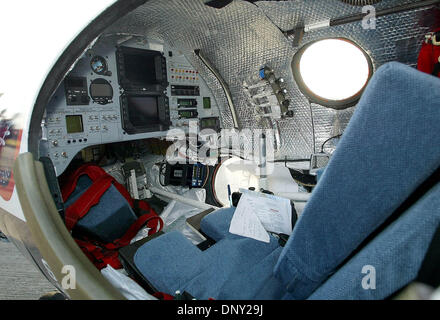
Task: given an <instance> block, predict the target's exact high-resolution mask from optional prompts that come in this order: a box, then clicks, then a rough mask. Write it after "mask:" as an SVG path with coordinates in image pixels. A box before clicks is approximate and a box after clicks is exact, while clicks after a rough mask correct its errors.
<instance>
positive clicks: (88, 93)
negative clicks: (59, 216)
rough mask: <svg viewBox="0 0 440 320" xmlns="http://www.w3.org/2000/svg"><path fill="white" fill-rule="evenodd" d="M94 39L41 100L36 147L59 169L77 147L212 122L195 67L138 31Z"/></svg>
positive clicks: (216, 124) (207, 93)
mask: <svg viewBox="0 0 440 320" xmlns="http://www.w3.org/2000/svg"><path fill="white" fill-rule="evenodd" d="M119 40H120V39H116V38H114V39H113V38H112V37H109V38H108V39H104V40H100V41H98V42H97V43H96V44H95V45H94V46H93V48H92V49H90V50H88V51H87V52H86V53H85V54H84V55H83V57H82V58H81V59H79V61H78V62H77V63H76V65H75V66H74V68H73V69H72V70H71V72H70V73H69V74H68V75H67V76H66V78H65V79H64V81H63V82H62V83H61V84H60V86H59V88H58V89H57V91H56V92H55V94H54V96H53V97H52V99H51V101H50V102H49V104H48V106H47V108H46V115H45V118H44V119H43V123H42V128H43V143H42V144H41V149H40V153H41V154H42V155H47V156H49V157H50V158H51V159H52V161H53V163H54V166H55V170H56V173H57V175H60V174H61V173H62V172H63V171H64V170H65V169H66V167H67V166H68V165H69V163H70V162H71V161H72V159H73V158H74V157H75V155H76V154H77V153H78V152H80V151H81V150H82V149H84V148H86V147H88V146H92V145H99V144H106V143H112V142H121V141H130V140H138V139H145V138H152V137H164V136H166V134H167V132H168V130H169V129H172V128H181V129H183V130H185V131H186V130H187V128H188V124H189V121H190V120H196V121H199V127H200V128H201V129H203V128H212V129H214V130H220V119H219V110H218V107H217V103H216V100H215V99H214V96H213V95H212V93H211V90H210V89H209V87H208V86H207V85H206V83H205V81H204V80H203V79H202V78H201V77H200V75H199V72H198V70H196V69H195V68H194V67H192V66H191V64H190V63H189V62H188V60H187V59H186V58H185V56H184V55H183V54H182V53H181V52H179V51H178V50H175V49H173V48H170V47H168V46H167V45H166V44H164V43H161V42H158V41H150V40H146V39H144V38H142V39H141V38H133V39H130V40H128V41H127V40H125V41H124V42H120V41H119Z"/></svg>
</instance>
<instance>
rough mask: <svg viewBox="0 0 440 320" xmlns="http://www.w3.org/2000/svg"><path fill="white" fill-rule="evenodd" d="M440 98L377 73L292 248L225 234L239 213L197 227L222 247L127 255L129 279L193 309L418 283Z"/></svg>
mask: <svg viewBox="0 0 440 320" xmlns="http://www.w3.org/2000/svg"><path fill="white" fill-rule="evenodd" d="M439 87H440V80H439V79H438V78H435V77H433V76H430V75H427V74H424V73H422V72H420V71H417V70H416V69H414V68H411V67H408V66H406V65H403V64H400V63H396V62H391V63H387V64H385V65H383V66H382V67H380V68H379V69H378V70H377V72H376V73H375V74H374V76H373V77H372V79H371V81H370V83H369V84H368V86H367V88H366V89H365V91H364V93H363V95H362V97H361V100H360V101H359V104H358V105H357V107H356V110H355V112H354V115H353V117H352V119H351V120H350V123H349V125H348V127H347V128H346V130H345V133H344V135H343V136H342V138H341V140H340V142H339V144H338V147H337V149H336V150H335V152H334V153H333V155H332V158H331V160H330V162H329V163H328V165H327V167H326V169H325V171H324V172H323V174H322V176H321V178H320V179H319V182H318V184H317V186H316V187H315V189H314V190H313V193H312V195H311V198H310V200H309V202H308V203H307V205H306V207H305V209H304V211H303V213H302V215H301V216H300V218H299V220H298V222H297V223H296V225H295V227H294V230H293V233H292V234H291V236H290V237H289V239H288V241H287V243H286V244H285V245H284V246H281V245H280V243H279V241H278V238H277V237H276V236H274V235H271V239H270V243H264V242H260V241H257V240H254V239H250V238H246V237H241V236H238V235H234V234H231V233H229V231H228V230H229V225H230V221H231V219H232V216H233V214H234V210H235V208H233V207H232V208H223V209H219V210H216V211H214V212H212V213H210V214H208V215H206V216H205V217H204V218H203V220H202V221H201V231H202V232H203V233H204V234H206V235H207V236H208V237H209V238H210V239H212V240H213V241H215V244H213V245H211V246H210V247H209V248H207V249H206V250H201V249H199V248H198V247H196V246H194V245H193V244H192V243H191V242H190V241H189V240H188V239H187V238H185V237H184V236H183V235H182V234H181V233H180V232H177V231H173V232H169V233H164V234H161V235H160V236H155V237H154V239H151V240H150V241H147V242H143V243H142V244H141V245H140V244H134V246H132V247H131V250H132V254H131V259H132V261H130V264H131V265H132V266H133V270H135V272H136V273H138V276H141V277H142V278H144V279H147V281H148V282H149V284H151V286H152V287H153V288H154V289H155V290H157V291H160V292H164V293H168V294H172V295H173V294H174V293H175V292H176V291H177V290H179V291H180V292H184V291H186V292H187V293H189V294H190V295H192V296H193V297H195V298H196V299H209V298H213V299H225V300H228V299H385V298H388V297H390V296H391V295H393V294H394V293H395V292H396V291H397V290H399V289H401V288H403V287H404V286H406V285H407V284H408V283H410V282H411V281H413V280H414V279H415V278H416V277H417V274H418V271H419V269H420V266H421V264H422V262H423V259H424V257H425V254H426V251H427V249H428V247H429V244H430V242H431V239H432V237H433V235H434V233H435V231H436V229H437V228H438V226H439V224H440V184H439V183H438V182H439V167H440V148H439V146H440V134H439V132H440V90H439ZM124 250H130V249H127V248H125V249H124ZM365 270H369V272H370V271H371V270H374V273H375V277H376V278H375V279H376V280H375V283H374V288H372V287H371V283H370V286H369V287H368V286H367V287H366V286H365V285H364V284H365V283H364V282H363V279H364V278H365V276H366V275H367V273H366V271H365Z"/></svg>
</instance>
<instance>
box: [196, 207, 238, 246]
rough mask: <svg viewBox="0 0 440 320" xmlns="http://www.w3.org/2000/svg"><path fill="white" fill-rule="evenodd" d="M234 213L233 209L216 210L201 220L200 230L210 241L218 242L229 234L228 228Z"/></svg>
mask: <svg viewBox="0 0 440 320" xmlns="http://www.w3.org/2000/svg"><path fill="white" fill-rule="evenodd" d="M234 212H235V208H234V207H231V208H224V209H218V210H216V211H214V212H212V213H210V214H208V215H207V216H205V217H204V218H203V219H202V221H201V222H200V228H201V229H202V231H203V232H204V233H205V234H206V235H207V236H208V237H210V238H211V239H213V240H215V241H220V240H222V239H224V238H226V237H227V236H228V235H229V234H230V233H229V226H230V225H231V220H232V217H233V215H234Z"/></svg>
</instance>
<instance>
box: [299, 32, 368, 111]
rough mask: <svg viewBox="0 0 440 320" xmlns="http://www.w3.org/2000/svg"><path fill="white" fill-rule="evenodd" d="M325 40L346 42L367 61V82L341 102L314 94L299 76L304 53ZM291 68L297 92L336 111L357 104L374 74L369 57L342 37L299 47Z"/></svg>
mask: <svg viewBox="0 0 440 320" xmlns="http://www.w3.org/2000/svg"><path fill="white" fill-rule="evenodd" d="M325 40H341V41H346V42H348V43H350V44H351V45H354V46H355V47H357V48H358V49H359V50H360V51H361V52H362V54H363V55H364V57H365V59H366V61H367V64H368V78H367V81H366V82H365V84H364V86H363V87H362V88H361V89H360V90H359V91H358V92H357V93H355V94H354V95H352V96H351V97H348V98H346V99H342V100H331V99H326V98H324V97H322V96H319V95H318V94H316V93H314V92H313V91H312V90H311V89H310V88H309V87H308V86H307V85H306V84H305V82H304V79H303V77H302V75H301V71H300V62H301V58H302V56H303V54H304V52H305V51H306V50H307V49H308V48H309V47H311V46H312V45H313V44H315V43H317V42H320V41H325ZM291 67H292V73H293V77H294V79H295V81H296V84H297V86H298V88H299V90H300V91H301V93H303V94H304V95H305V96H306V97H307V99H308V100H309V101H310V102H312V103H317V104H319V105H322V106H324V107H329V108H332V109H336V110H343V109H347V108H350V107H352V106H354V105H356V104H357V102H358V101H359V99H360V97H361V96H362V93H363V92H364V90H365V88H366V87H367V85H368V83H369V82H370V79H371V77H372V76H373V73H374V67H373V61H372V59H371V57H370V56H369V55H368V53H367V52H366V51H365V50H364V49H363V48H362V47H361V46H359V45H358V44H357V43H356V42H354V41H352V40H350V39H347V38H342V37H333V38H325V39H319V40H315V41H311V42H309V43H307V44H306V45H304V46H303V47H301V49H299V50H298V51H297V53H295V55H294V56H293V59H292V64H291Z"/></svg>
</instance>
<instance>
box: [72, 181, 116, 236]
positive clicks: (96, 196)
mask: <svg viewBox="0 0 440 320" xmlns="http://www.w3.org/2000/svg"><path fill="white" fill-rule="evenodd" d="M112 182H113V178H112V177H111V176H102V177H101V178H100V179H98V180H95V182H94V183H93V184H92V185H91V186H90V187H89V188H88V189H87V190H86V191H85V192H84V193H83V194H82V195H81V196H80V197H79V199H78V200H76V201H75V203H73V204H71V205H70V206H69V207H68V208H67V209H66V212H65V215H64V218H65V221H66V227H67V229H68V230H69V231H71V230H72V229H73V227H75V225H76V223H77V222H78V220H79V219H81V218H82V217H84V216H85V215H86V214H87V213H88V212H89V210H90V208H91V207H93V206H94V205H96V204H98V203H99V200H100V199H101V197H102V196H103V195H104V193H105V192H106V191H107V190H108V188H110V186H111V185H112Z"/></svg>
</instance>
